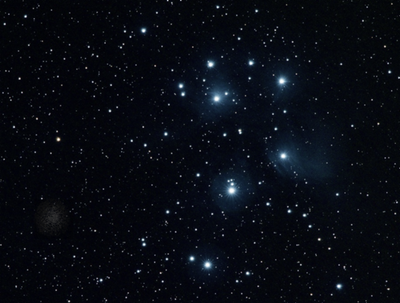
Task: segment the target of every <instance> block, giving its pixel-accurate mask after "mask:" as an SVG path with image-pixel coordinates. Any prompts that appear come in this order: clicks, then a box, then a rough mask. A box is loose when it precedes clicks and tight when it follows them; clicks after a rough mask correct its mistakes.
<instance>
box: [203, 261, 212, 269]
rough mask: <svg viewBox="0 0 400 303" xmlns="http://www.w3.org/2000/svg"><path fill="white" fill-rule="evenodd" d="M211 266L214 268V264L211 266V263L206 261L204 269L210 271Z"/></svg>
mask: <svg viewBox="0 0 400 303" xmlns="http://www.w3.org/2000/svg"><path fill="white" fill-rule="evenodd" d="M211 266H212V264H211V262H210V261H206V262H204V268H205V269H210V268H211Z"/></svg>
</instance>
